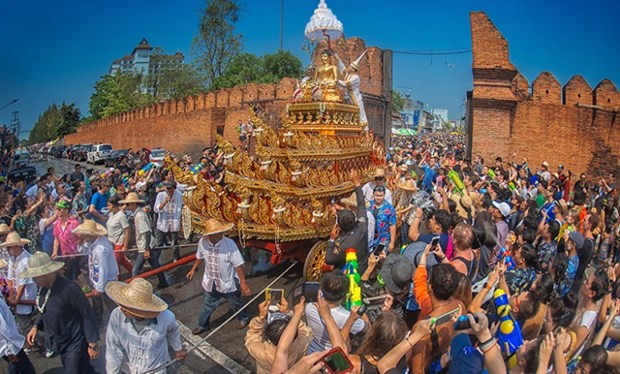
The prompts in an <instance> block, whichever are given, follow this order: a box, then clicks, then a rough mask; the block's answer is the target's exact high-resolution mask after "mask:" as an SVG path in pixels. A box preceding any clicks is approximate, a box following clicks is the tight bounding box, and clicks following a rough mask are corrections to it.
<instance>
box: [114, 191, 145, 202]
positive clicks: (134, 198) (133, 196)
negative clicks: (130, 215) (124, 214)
mask: <svg viewBox="0 0 620 374" xmlns="http://www.w3.org/2000/svg"><path fill="white" fill-rule="evenodd" d="M119 203H120V204H134V203H135V204H145V203H146V202H145V201H144V200H142V199H140V197H139V196H138V194H137V193H135V192H130V193H128V194H127V197H126V198H125V200H121V201H119Z"/></svg>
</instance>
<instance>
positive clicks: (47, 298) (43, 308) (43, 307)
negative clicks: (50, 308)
mask: <svg viewBox="0 0 620 374" xmlns="http://www.w3.org/2000/svg"><path fill="white" fill-rule="evenodd" d="M42 289H43V288H42V287H41V288H39V290H38V291H37V300H36V302H37V309H38V310H39V313H41V314H43V312H44V311H45V306H46V305H47V301H48V300H49V298H50V294H51V293H52V290H51V289H50V290H48V291H47V293H46V294H45V300H44V301H43V305H41V304H40V303H39V299H40V297H41V290H42Z"/></svg>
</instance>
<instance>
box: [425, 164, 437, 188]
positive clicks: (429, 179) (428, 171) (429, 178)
mask: <svg viewBox="0 0 620 374" xmlns="http://www.w3.org/2000/svg"><path fill="white" fill-rule="evenodd" d="M422 170H424V179H422V188H423V189H424V190H425V191H431V190H432V189H433V182H434V181H435V178H436V177H437V172H436V171H435V169H433V168H431V167H430V166H428V164H424V165H423V166H422Z"/></svg>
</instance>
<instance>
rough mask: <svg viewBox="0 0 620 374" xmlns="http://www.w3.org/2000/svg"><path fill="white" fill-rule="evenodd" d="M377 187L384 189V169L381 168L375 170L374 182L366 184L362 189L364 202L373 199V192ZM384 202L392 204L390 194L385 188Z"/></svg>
mask: <svg viewBox="0 0 620 374" xmlns="http://www.w3.org/2000/svg"><path fill="white" fill-rule="evenodd" d="M377 186H383V187H385V169H383V168H377V170H376V171H375V174H374V180H372V181H370V182H368V183H366V184H365V185H364V186H363V187H362V192H363V193H364V199H366V201H368V202H370V201H372V200H374V199H375V195H374V192H373V191H374V189H375V187H377ZM385 200H386V201H387V202H388V203H390V204H392V192H391V191H390V190H388V189H387V187H386V188H385Z"/></svg>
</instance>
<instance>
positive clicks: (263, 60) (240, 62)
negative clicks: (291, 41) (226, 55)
mask: <svg viewBox="0 0 620 374" xmlns="http://www.w3.org/2000/svg"><path fill="white" fill-rule="evenodd" d="M302 74H303V69H302V64H301V60H299V58H297V56H295V55H294V54H292V53H290V52H284V51H280V52H278V53H274V54H266V55H264V56H262V57H258V56H256V55H254V54H252V53H240V54H238V55H237V56H236V57H235V58H233V59H232V61H231V62H230V64H228V67H227V68H226V70H225V71H224V73H223V74H222V75H220V76H219V77H218V78H217V79H216V80H215V81H214V82H213V84H212V85H211V87H210V88H211V89H214V90H215V89H221V88H229V87H234V86H237V85H244V84H248V83H278V82H280V80H282V78H286V77H291V78H299V77H301V75H302Z"/></svg>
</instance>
